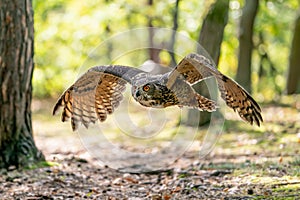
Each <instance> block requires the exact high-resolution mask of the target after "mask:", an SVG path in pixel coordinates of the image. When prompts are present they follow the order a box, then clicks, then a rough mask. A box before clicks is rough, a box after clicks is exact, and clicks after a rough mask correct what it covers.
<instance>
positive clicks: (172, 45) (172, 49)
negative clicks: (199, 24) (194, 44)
mask: <svg viewBox="0 0 300 200" xmlns="http://www.w3.org/2000/svg"><path fill="white" fill-rule="evenodd" d="M179 2H180V0H176V2H175V8H174V12H173V32H172V36H171V41H170V50H169V52H170V56H171V64H170V66H172V67H175V66H176V63H177V62H176V59H175V41H176V34H177V29H178V15H179Z"/></svg>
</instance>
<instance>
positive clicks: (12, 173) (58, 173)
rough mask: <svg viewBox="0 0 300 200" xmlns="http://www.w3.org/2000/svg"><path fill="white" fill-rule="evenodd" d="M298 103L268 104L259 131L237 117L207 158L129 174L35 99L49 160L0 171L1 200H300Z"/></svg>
mask: <svg viewBox="0 0 300 200" xmlns="http://www.w3.org/2000/svg"><path fill="white" fill-rule="evenodd" d="M299 102H300V99H299V96H296V97H292V98H291V97H290V98H286V99H284V98H283V100H282V102H280V103H279V104H276V105H274V104H268V105H263V116H264V124H263V125H262V127H260V128H257V127H251V126H250V125H248V124H245V123H243V122H242V121H240V120H239V119H238V117H236V115H235V113H233V112H232V113H230V114H228V115H226V116H225V117H226V122H225V125H224V128H223V129H224V130H223V133H222V135H221V137H220V139H219V141H218V142H217V144H216V146H215V148H214V149H213V151H212V152H211V153H210V154H209V155H208V156H206V157H204V158H201V159H199V156H198V152H197V149H195V148H191V149H188V150H187V151H185V152H184V154H183V155H182V156H181V157H180V158H178V159H176V161H175V162H174V163H173V164H171V165H170V166H168V167H167V168H165V169H160V170H158V171H153V172H149V171H148V172H145V173H129V172H122V171H120V170H116V169H112V168H110V167H109V166H105V165H100V164H99V163H98V161H97V159H94V158H93V157H92V156H91V155H90V154H89V153H88V151H87V150H86V149H85V148H84V147H83V145H82V143H81V141H80V139H79V138H78V136H77V135H76V134H73V133H71V132H69V133H66V134H61V133H62V132H66V130H69V129H70V126H69V124H60V123H59V122H55V123H54V121H57V119H58V118H54V119H52V118H51V119H50V118H49V116H47V113H48V110H47V109H48V108H47V109H46V110H43V109H42V108H43V107H44V105H45V104H48V103H49V102H43V101H41V102H40V101H37V102H35V106H34V108H33V111H34V115H33V125H34V130H35V141H36V144H37V146H38V147H39V149H41V150H42V151H43V153H44V154H45V156H46V159H47V162H43V163H39V164H38V165H36V166H32V167H31V168H29V169H23V170H17V169H13V168H12V169H10V170H2V171H1V172H0V173H1V176H0V199H165V200H168V199H300V154H299V150H300V114H299V113H300V112H299V111H300V103H299ZM50 103H52V102H50ZM62 127H63V128H62Z"/></svg>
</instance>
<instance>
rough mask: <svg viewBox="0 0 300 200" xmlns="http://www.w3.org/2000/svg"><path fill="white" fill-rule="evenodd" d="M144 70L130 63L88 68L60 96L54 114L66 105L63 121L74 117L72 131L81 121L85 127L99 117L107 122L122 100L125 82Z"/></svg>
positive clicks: (129, 81)
mask: <svg viewBox="0 0 300 200" xmlns="http://www.w3.org/2000/svg"><path fill="white" fill-rule="evenodd" d="M141 73H145V72H144V71H142V70H139V69H137V68H133V67H127V66H119V65H113V66H97V67H93V68H91V69H89V70H88V71H87V72H86V73H85V74H83V75H82V76H81V77H80V78H79V79H78V80H77V81H76V82H75V83H74V84H73V85H72V86H71V87H69V88H68V89H67V90H66V91H65V92H64V93H63V94H62V95H61V97H60V98H59V99H58V101H57V103H56V104H55V106H54V109H53V115H54V114H55V113H56V112H57V110H58V109H59V107H63V112H62V115H61V120H62V121H63V122H64V121H66V120H68V119H69V118H71V125H72V129H73V131H75V130H76V129H77V128H78V124H79V123H80V122H81V123H82V124H83V125H84V126H85V127H86V128H87V127H88V126H89V124H90V123H95V122H96V121H97V119H99V120H100V121H105V119H106V118H107V114H111V113H113V112H114V109H115V108H117V107H118V105H119V104H120V101H121V100H122V99H123V95H122V92H123V91H124V90H125V88H126V83H130V84H132V82H133V81H134V78H135V77H136V76H137V75H138V74H141Z"/></svg>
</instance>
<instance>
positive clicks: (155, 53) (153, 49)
mask: <svg viewBox="0 0 300 200" xmlns="http://www.w3.org/2000/svg"><path fill="white" fill-rule="evenodd" d="M148 6H150V7H151V6H153V0H148ZM148 18H149V19H148V27H149V59H150V60H152V61H154V62H155V63H160V58H159V53H160V51H161V49H160V48H158V45H156V44H155V41H154V40H153V39H154V34H155V29H154V28H153V24H152V16H148Z"/></svg>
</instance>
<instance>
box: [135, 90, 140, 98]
mask: <svg viewBox="0 0 300 200" xmlns="http://www.w3.org/2000/svg"><path fill="white" fill-rule="evenodd" d="M139 96H141V93H140V91H139V90H138V91H136V93H135V97H136V98H138V97H139Z"/></svg>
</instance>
